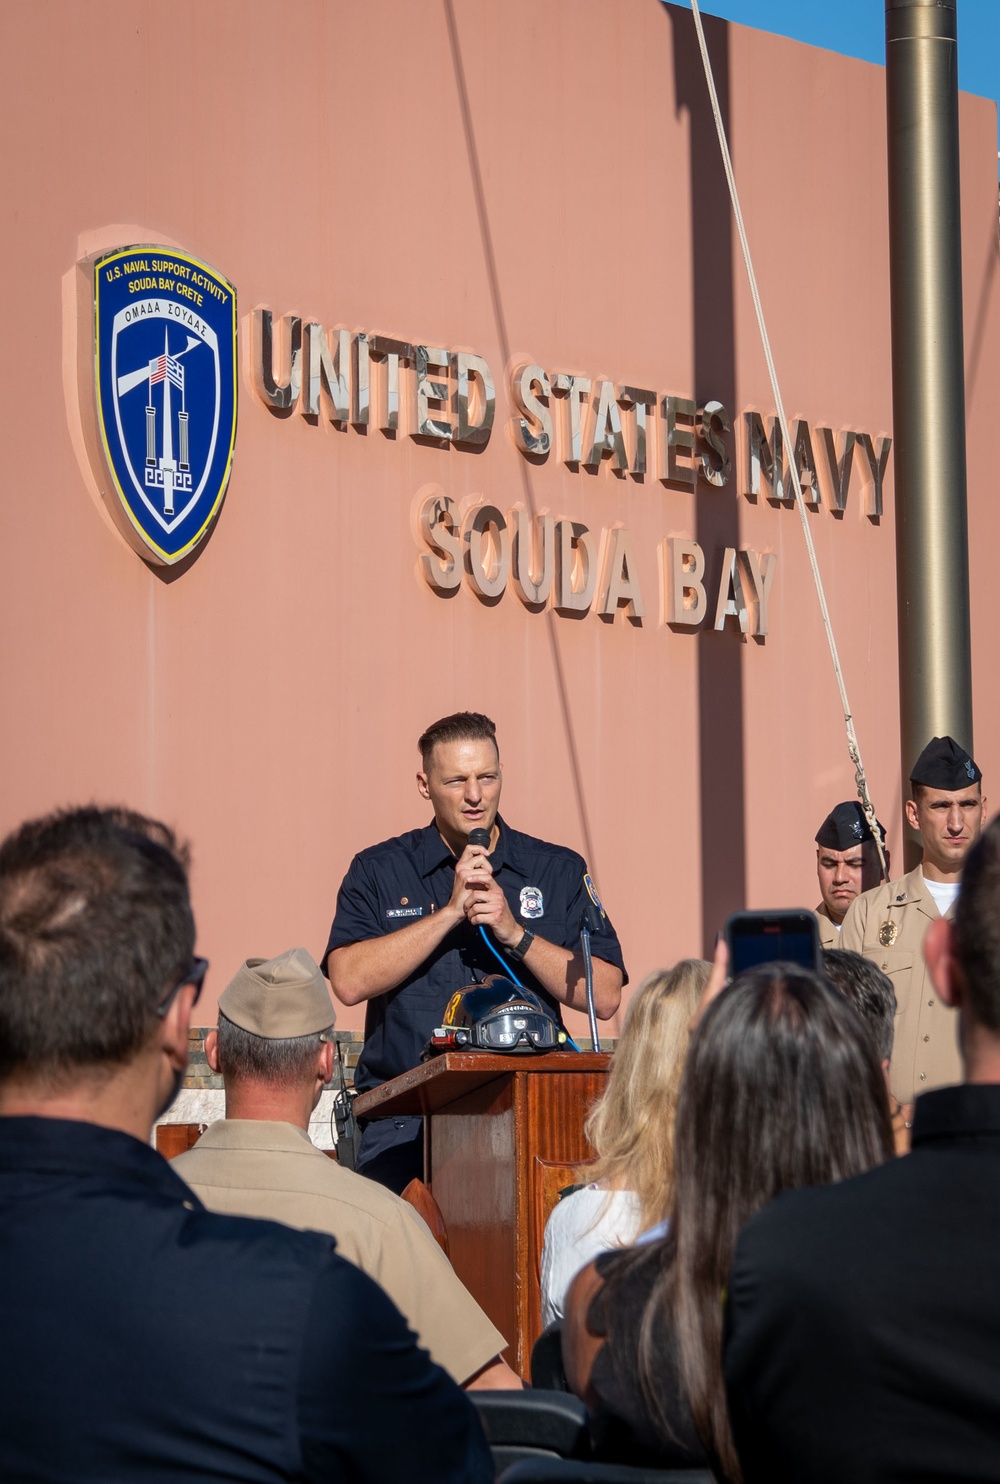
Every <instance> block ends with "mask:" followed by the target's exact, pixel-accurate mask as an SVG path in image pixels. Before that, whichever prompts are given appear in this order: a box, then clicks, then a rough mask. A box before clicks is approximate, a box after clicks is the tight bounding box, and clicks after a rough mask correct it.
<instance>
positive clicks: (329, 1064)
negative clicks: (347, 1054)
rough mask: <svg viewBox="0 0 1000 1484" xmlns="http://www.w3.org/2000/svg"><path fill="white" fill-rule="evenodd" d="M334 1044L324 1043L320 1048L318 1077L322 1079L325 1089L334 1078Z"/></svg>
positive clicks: (317, 1064)
mask: <svg viewBox="0 0 1000 1484" xmlns="http://www.w3.org/2000/svg"><path fill="white" fill-rule="evenodd" d="M333 1050H334V1047H333V1042H332V1041H324V1042H323V1044H322V1046H321V1047H320V1048H319V1061H318V1062H317V1063H316V1075H317V1077H320V1078H322V1081H323V1085H324V1087H325V1086H326V1084H327V1083H328V1082H329V1081H330V1080H331V1079H332V1077H333Z"/></svg>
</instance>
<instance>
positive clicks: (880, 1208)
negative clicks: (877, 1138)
mask: <svg viewBox="0 0 1000 1484" xmlns="http://www.w3.org/2000/svg"><path fill="white" fill-rule="evenodd" d="M725 1372H726V1387H727V1393H728V1396H729V1405H730V1412H731V1416H732V1422H733V1431H734V1434H735V1437H736V1443H737V1447H738V1448H739V1451H740V1457H741V1460H742V1462H743V1465H744V1471H745V1477H746V1481H747V1484H756V1481H761V1484H763V1481H765V1480H766V1481H767V1484H779V1481H783V1480H788V1481H792V1480H794V1481H795V1484H813V1481H815V1484H827V1481H829V1484H867V1481H875V1480H878V1481H880V1484H883V1481H890V1480H899V1481H900V1484H902V1481H906V1484H923V1481H930V1480H940V1481H942V1484H944V1481H948V1484H955V1481H960V1480H972V1479H975V1480H994V1479H995V1480H1000V1086H976V1087H946V1088H941V1089H939V1090H937V1091H935V1092H929V1093H926V1094H925V1095H924V1096H923V1097H922V1098H920V1099H919V1100H918V1102H917V1106H916V1115H915V1119H914V1128H913V1152H912V1153H911V1154H910V1155H908V1156H907V1157H905V1158H903V1159H896V1160H892V1161H891V1162H890V1163H889V1164H886V1165H883V1166H882V1167H881V1168H879V1169H876V1170H871V1171H869V1173H868V1174H866V1175H862V1176H859V1177H858V1178H857V1179H854V1180H849V1181H846V1182H844V1183H843V1184H841V1185H833V1186H825V1187H822V1188H820V1189H814V1190H800V1191H794V1192H791V1193H789V1194H786V1195H783V1196H781V1197H779V1199H778V1200H776V1201H774V1202H773V1203H772V1204H771V1205H769V1206H767V1207H766V1208H765V1209H764V1210H763V1211H762V1212H760V1214H759V1215H758V1216H756V1217H755V1218H754V1220H753V1221H751V1222H749V1223H748V1225H747V1226H746V1227H745V1229H744V1231H743V1232H742V1234H741V1236H740V1240H739V1243H738V1245H737V1250H736V1257H735V1260H734V1265H733V1271H732V1274H731V1277H730V1285H729V1304H728V1313H727V1340H726V1351H725Z"/></svg>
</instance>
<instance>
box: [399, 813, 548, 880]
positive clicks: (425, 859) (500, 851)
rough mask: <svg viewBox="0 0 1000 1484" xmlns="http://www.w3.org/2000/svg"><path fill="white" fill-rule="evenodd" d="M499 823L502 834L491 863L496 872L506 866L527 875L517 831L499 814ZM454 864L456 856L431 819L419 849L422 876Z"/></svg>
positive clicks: (418, 863)
mask: <svg viewBox="0 0 1000 1484" xmlns="http://www.w3.org/2000/svg"><path fill="white" fill-rule="evenodd" d="M497 825H498V826H499V829H500V834H499V837H498V839H497V846H496V849H495V850H494V851H493V853H492V854H491V856H490V865H491V866H492V867H493V871H494V874H496V872H497V871H499V870H501V868H504V867H506V868H507V869H508V870H512V871H516V872H517V874H518V875H519V876H525V875H526V874H527V873H526V871H525V869H524V867H523V865H522V864H521V861H520V855H519V852H518V848H517V833H516V831H514V830H511V828H510V827H509V825H507V824H505V822H504V820H503V818H502V817H501V816H500V815H499V814H498V815H497ZM454 865H455V857H454V856H453V855H452V853H451V850H450V849H449V848H448V846H447V845H446V844H445V842H444V840H443V839H442V838H441V835H440V834H439V833H438V827H437V825H436V824H435V823H434V821H433V820H431V822H430V824H429V825H428V826H427V828H426V829H425V830H424V831H423V838H422V839H421V841H420V845H419V847H418V850H417V867H418V869H419V871H420V874H421V876H432V875H433V874H434V872H435V871H439V870H440V869H441V867H442V866H451V867H452V868H454Z"/></svg>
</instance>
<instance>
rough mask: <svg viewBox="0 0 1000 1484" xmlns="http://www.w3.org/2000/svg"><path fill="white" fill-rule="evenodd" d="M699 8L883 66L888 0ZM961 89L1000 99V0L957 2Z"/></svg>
mask: <svg viewBox="0 0 1000 1484" xmlns="http://www.w3.org/2000/svg"><path fill="white" fill-rule="evenodd" d="M680 3H681V4H683V3H684V0H680ZM699 5H700V7H701V11H702V13H703V14H706V15H719V16H722V17H723V18H724V19H725V20H727V21H739V22H740V24H741V25H744V26H754V27H756V29H757V30H759V31H776V32H777V33H778V35H779V36H793V37H794V38H795V39H796V40H797V41H806V42H808V43H809V45H810V46H823V47H826V48H827V49H828V50H829V51H835V52H843V53H844V54H845V55H846V56H849V57H861V58H862V60H863V61H865V62H878V63H880V64H884V62H885V4H884V0H825V3H821V0H699ZM958 85H959V87H960V88H962V89H964V91H965V92H967V93H979V94H980V95H981V96H982V97H984V98H992V99H994V101H996V100H997V99H998V98H1000V0H958Z"/></svg>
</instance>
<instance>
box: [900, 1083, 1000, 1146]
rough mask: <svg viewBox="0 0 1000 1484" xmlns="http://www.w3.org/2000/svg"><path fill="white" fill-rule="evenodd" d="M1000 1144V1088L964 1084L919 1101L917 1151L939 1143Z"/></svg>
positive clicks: (927, 1094)
mask: <svg viewBox="0 0 1000 1484" xmlns="http://www.w3.org/2000/svg"><path fill="white" fill-rule="evenodd" d="M980 1140H982V1141H984V1142H989V1144H990V1145H991V1146H995V1145H996V1144H997V1143H1000V1084H998V1083H995V1082H992V1083H991V1082H976V1083H971V1082H964V1083H962V1084H961V1085H960V1086H958V1087H938V1088H935V1089H934V1090H933V1091H932V1092H925V1093H923V1094H922V1096H920V1097H919V1098H917V1103H916V1108H915V1110H914V1115H913V1147H914V1149H916V1148H918V1147H926V1146H929V1145H933V1144H935V1143H939V1142H940V1143H963V1144H968V1143H975V1142H977V1141H980Z"/></svg>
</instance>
